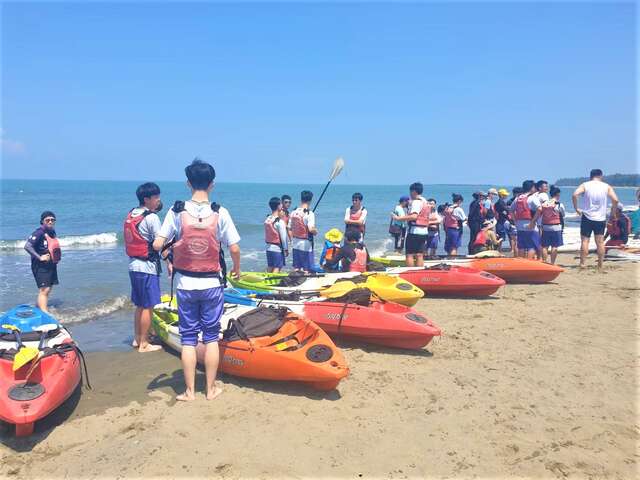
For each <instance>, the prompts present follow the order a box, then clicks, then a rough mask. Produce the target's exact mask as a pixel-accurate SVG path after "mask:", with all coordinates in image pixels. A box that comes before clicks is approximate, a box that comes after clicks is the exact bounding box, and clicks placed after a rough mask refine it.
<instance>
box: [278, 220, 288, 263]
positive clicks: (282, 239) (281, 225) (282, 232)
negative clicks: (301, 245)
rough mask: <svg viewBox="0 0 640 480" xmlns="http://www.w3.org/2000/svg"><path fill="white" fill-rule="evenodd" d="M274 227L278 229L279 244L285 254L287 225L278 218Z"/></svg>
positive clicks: (286, 248) (286, 252)
mask: <svg viewBox="0 0 640 480" xmlns="http://www.w3.org/2000/svg"><path fill="white" fill-rule="evenodd" d="M276 228H277V229H278V235H279V236H280V246H281V247H282V250H283V251H284V254H285V255H288V253H289V236H288V235H287V226H286V225H285V223H284V222H283V221H282V220H280V221H278V222H277V226H276Z"/></svg>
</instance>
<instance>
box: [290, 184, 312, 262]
mask: <svg viewBox="0 0 640 480" xmlns="http://www.w3.org/2000/svg"><path fill="white" fill-rule="evenodd" d="M311 200H313V193H312V192H310V191H309V190H303V191H302V192H300V206H299V207H298V208H296V209H295V210H294V211H293V212H292V213H291V217H290V218H289V228H290V229H291V234H292V235H293V240H292V241H291V245H292V248H293V268H294V269H295V270H302V271H304V272H311V271H313V264H314V263H315V261H314V260H315V259H314V256H313V237H314V235H317V234H318V229H317V228H316V215H315V213H313V211H312V210H311V209H310V208H309V207H310V204H311Z"/></svg>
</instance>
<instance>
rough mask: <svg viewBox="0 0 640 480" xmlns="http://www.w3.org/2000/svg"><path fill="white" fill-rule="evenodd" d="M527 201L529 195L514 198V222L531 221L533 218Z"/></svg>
mask: <svg viewBox="0 0 640 480" xmlns="http://www.w3.org/2000/svg"><path fill="white" fill-rule="evenodd" d="M528 201H529V195H525V194H522V195H519V196H518V198H516V208H515V212H514V213H515V217H516V220H531V219H532V218H533V215H531V209H530V208H529V203H528Z"/></svg>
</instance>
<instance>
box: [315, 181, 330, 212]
mask: <svg viewBox="0 0 640 480" xmlns="http://www.w3.org/2000/svg"><path fill="white" fill-rule="evenodd" d="M332 181H333V179H331V180H329V181H328V182H327V184H326V185H325V186H324V189H323V190H322V193H321V194H320V196H319V197H318V200H317V201H316V204H315V206H314V207H313V209H312V210H311V211H312V212H315V211H316V208H318V205H319V204H320V200H322V197H324V194H325V193H326V191H327V188H329V185H331V182H332Z"/></svg>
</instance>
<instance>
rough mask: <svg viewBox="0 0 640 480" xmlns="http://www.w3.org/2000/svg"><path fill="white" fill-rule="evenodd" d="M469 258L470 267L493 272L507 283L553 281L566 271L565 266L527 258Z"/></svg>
mask: <svg viewBox="0 0 640 480" xmlns="http://www.w3.org/2000/svg"><path fill="white" fill-rule="evenodd" d="M469 260H470V265H469V266H470V267H472V268H477V269H478V270H484V271H485V272H489V273H492V274H494V275H495V276H497V277H500V278H502V279H503V280H504V281H505V282H507V283H546V282H552V281H553V280H555V279H556V278H558V275H560V274H561V273H562V272H564V268H562V267H559V266H557V265H551V264H549V263H545V262H542V261H540V260H529V259H527V258H511V257H494V258H490V257H488V258H473V259H469Z"/></svg>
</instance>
